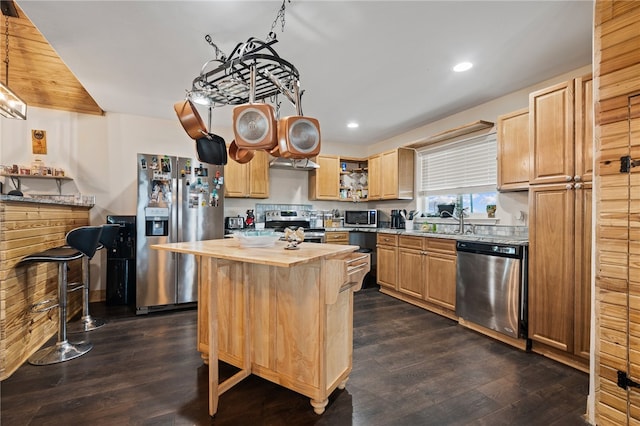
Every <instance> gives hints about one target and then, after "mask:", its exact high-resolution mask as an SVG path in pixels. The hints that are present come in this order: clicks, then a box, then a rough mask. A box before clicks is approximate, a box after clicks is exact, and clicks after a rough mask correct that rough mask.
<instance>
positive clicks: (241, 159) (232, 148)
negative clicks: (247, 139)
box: [229, 140, 255, 164]
mask: <svg viewBox="0 0 640 426" xmlns="http://www.w3.org/2000/svg"><path fill="white" fill-rule="evenodd" d="M254 155H255V154H254V152H253V150H250V149H243V148H240V147H238V144H237V143H236V141H235V140H233V141H232V142H231V144H230V145H229V157H231V159H232V160H233V161H235V162H237V163H240V164H244V163H248V162H249V161H251V160H252V159H253V156H254Z"/></svg>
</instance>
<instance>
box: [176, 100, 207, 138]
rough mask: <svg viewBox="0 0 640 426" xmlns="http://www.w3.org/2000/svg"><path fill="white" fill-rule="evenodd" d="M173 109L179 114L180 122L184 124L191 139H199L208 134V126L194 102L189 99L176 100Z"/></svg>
mask: <svg viewBox="0 0 640 426" xmlns="http://www.w3.org/2000/svg"><path fill="white" fill-rule="evenodd" d="M173 109H174V110H175V111H176V114H178V119H179V120H180V124H182V127H184V130H185V131H186V132H187V134H188V135H189V137H190V138H191V139H194V140H198V139H200V138H201V137H202V136H208V134H209V132H208V131H207V126H205V125H204V122H203V121H202V118H200V114H198V110H197V109H196V107H195V105H193V102H191V101H190V100H189V99H187V100H184V101H180V102H176V103H175V104H173Z"/></svg>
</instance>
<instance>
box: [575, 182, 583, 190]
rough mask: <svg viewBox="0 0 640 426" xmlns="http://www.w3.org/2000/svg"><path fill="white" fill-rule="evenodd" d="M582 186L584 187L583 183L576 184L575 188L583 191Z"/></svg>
mask: <svg viewBox="0 0 640 426" xmlns="http://www.w3.org/2000/svg"><path fill="white" fill-rule="evenodd" d="M582 186H583V185H582V184H581V183H576V186H575V188H576V189H582Z"/></svg>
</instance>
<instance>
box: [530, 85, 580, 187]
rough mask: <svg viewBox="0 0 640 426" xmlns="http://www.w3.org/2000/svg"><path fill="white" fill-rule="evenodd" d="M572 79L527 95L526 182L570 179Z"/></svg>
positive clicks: (535, 182) (550, 181)
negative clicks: (527, 153)
mask: <svg viewBox="0 0 640 426" xmlns="http://www.w3.org/2000/svg"><path fill="white" fill-rule="evenodd" d="M573 84H574V83H573V80H571V81H568V82H565V83H560V84H556V85H555V86H551V87H548V88H546V89H542V90H539V91H537V92H533V93H531V94H530V95H529V131H530V134H529V138H530V139H529V142H530V145H529V149H530V156H529V167H530V168H531V169H530V174H529V183H530V184H532V185H533V184H541V183H554V182H569V181H571V180H573V172H574V168H575V167H574V148H573V140H574V139H573V136H574V132H573V110H574V89H573Z"/></svg>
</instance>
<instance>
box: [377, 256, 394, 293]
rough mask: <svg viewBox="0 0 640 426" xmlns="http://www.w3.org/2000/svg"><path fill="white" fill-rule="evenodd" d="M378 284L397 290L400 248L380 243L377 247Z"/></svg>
mask: <svg viewBox="0 0 640 426" xmlns="http://www.w3.org/2000/svg"><path fill="white" fill-rule="evenodd" d="M376 256H377V266H376V276H377V277H378V284H380V285H381V286H384V287H389V288H391V289H393V290H397V281H398V278H397V274H398V248H397V247H394V246H383V245H379V246H377V247H376Z"/></svg>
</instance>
